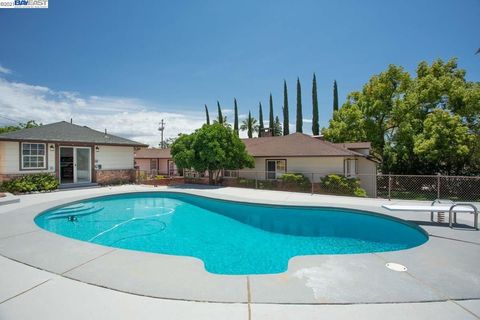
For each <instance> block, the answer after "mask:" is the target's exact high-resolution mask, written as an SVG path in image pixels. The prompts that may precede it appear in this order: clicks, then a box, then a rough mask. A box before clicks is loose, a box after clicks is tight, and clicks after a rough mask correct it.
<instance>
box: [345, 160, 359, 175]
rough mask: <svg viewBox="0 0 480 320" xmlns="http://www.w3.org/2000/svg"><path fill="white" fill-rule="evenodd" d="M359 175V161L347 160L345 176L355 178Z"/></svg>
mask: <svg viewBox="0 0 480 320" xmlns="http://www.w3.org/2000/svg"><path fill="white" fill-rule="evenodd" d="M356 174H357V160H356V159H345V176H346V177H350V176H355V175H356Z"/></svg>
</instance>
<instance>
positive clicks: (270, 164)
mask: <svg viewBox="0 0 480 320" xmlns="http://www.w3.org/2000/svg"><path fill="white" fill-rule="evenodd" d="M266 169H267V170H266V171H267V172H266V178H267V179H268V180H274V179H278V178H280V177H281V176H282V175H283V174H284V173H285V172H286V171H287V161H286V160H283V159H280V160H276V159H272V160H266Z"/></svg>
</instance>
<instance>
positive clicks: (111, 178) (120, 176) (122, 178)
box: [95, 169, 135, 184]
mask: <svg viewBox="0 0 480 320" xmlns="http://www.w3.org/2000/svg"><path fill="white" fill-rule="evenodd" d="M95 177H96V182H97V183H99V184H110V183H111V184H118V183H126V182H134V181H135V170H134V169H118V170H96V171H95Z"/></svg>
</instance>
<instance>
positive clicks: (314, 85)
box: [312, 73, 320, 136]
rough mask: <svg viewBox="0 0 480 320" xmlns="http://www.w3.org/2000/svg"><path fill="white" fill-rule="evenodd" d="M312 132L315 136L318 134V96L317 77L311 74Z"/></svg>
mask: <svg viewBox="0 0 480 320" xmlns="http://www.w3.org/2000/svg"><path fill="white" fill-rule="evenodd" d="M312 107H313V110H312V133H313V135H315V136H318V135H319V134H320V125H319V123H318V97H317V77H316V76H315V73H314V74H313V83H312Z"/></svg>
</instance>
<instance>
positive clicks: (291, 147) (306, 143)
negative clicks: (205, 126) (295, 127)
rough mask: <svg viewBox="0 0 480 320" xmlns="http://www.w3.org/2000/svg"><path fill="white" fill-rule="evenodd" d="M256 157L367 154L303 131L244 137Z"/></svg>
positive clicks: (246, 144)
mask: <svg viewBox="0 0 480 320" xmlns="http://www.w3.org/2000/svg"><path fill="white" fill-rule="evenodd" d="M242 141H243V143H245V146H246V148H247V151H248V153H249V154H251V155H252V156H254V157H315V156H316V157H348V156H361V157H365V155H363V154H361V153H357V152H354V151H351V150H348V149H346V148H343V147H341V146H338V145H335V144H333V143H331V142H328V141H323V140H319V139H316V138H313V137H312V136H309V135H306V134H303V133H298V132H297V133H292V134H289V135H287V136H277V137H263V138H252V139H243V140H242Z"/></svg>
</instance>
